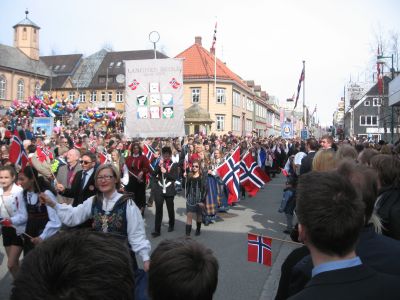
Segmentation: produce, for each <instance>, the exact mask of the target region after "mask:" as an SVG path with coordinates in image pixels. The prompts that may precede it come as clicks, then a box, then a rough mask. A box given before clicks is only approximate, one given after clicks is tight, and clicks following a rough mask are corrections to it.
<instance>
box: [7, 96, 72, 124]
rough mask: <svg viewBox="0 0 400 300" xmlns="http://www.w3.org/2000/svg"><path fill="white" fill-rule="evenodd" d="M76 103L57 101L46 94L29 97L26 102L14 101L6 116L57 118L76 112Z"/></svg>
mask: <svg viewBox="0 0 400 300" xmlns="http://www.w3.org/2000/svg"><path fill="white" fill-rule="evenodd" d="M78 105H79V102H78V101H70V100H59V99H54V98H53V97H49V95H48V94H44V95H41V96H39V97H36V96H33V97H29V99H28V101H26V102H20V101H18V100H14V101H13V103H12V105H11V106H10V108H9V109H8V110H7V114H8V115H10V116H12V117H32V118H33V117H55V116H57V117H59V116H64V115H67V114H71V113H74V112H76V111H77V110H78Z"/></svg>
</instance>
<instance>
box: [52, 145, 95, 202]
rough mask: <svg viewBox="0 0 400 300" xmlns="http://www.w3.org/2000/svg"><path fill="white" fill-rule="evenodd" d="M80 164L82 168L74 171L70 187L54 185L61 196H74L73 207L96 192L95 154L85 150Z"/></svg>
mask: <svg viewBox="0 0 400 300" xmlns="http://www.w3.org/2000/svg"><path fill="white" fill-rule="evenodd" d="M75 150H76V149H75ZM80 164H81V167H82V170H81V171H79V172H76V174H75V176H74V179H73V180H72V183H71V187H70V188H68V187H65V186H64V185H62V184H60V183H58V184H57V185H56V188H57V190H58V191H59V192H60V193H61V195H62V196H65V197H70V198H74V201H73V202H72V206H74V207H75V206H78V205H79V204H81V203H83V201H84V200H86V199H87V198H89V197H91V196H94V195H95V194H96V185H95V181H94V173H95V166H96V155H95V154H94V153H92V152H89V151H88V152H85V153H84V154H83V155H82V158H81V160H80Z"/></svg>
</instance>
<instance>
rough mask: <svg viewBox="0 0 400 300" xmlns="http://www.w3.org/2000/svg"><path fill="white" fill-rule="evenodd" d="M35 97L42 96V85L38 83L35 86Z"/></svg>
mask: <svg viewBox="0 0 400 300" xmlns="http://www.w3.org/2000/svg"><path fill="white" fill-rule="evenodd" d="M35 96H36V97H39V96H40V83H39V82H36V84H35Z"/></svg>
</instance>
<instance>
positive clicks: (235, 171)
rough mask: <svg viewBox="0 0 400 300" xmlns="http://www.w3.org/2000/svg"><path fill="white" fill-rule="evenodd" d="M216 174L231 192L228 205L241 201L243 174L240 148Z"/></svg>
mask: <svg viewBox="0 0 400 300" xmlns="http://www.w3.org/2000/svg"><path fill="white" fill-rule="evenodd" d="M216 172H217V174H218V176H219V177H220V178H221V179H222V181H223V183H224V184H225V186H226V187H227V189H228V191H229V196H228V204H232V203H233V202H237V201H238V199H239V191H240V172H241V170H240V148H239V147H237V148H236V150H235V151H234V152H233V153H232V155H231V156H230V157H229V158H228V159H227V160H225V162H224V163H223V164H222V165H220V166H219V167H218V168H217V169H216Z"/></svg>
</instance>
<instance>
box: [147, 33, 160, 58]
mask: <svg viewBox="0 0 400 300" xmlns="http://www.w3.org/2000/svg"><path fill="white" fill-rule="evenodd" d="M149 40H150V42H152V43H153V46H154V59H157V51H156V49H157V48H156V44H157V42H158V41H159V40H160V34H159V33H158V32H157V31H152V32H150V34H149Z"/></svg>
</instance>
